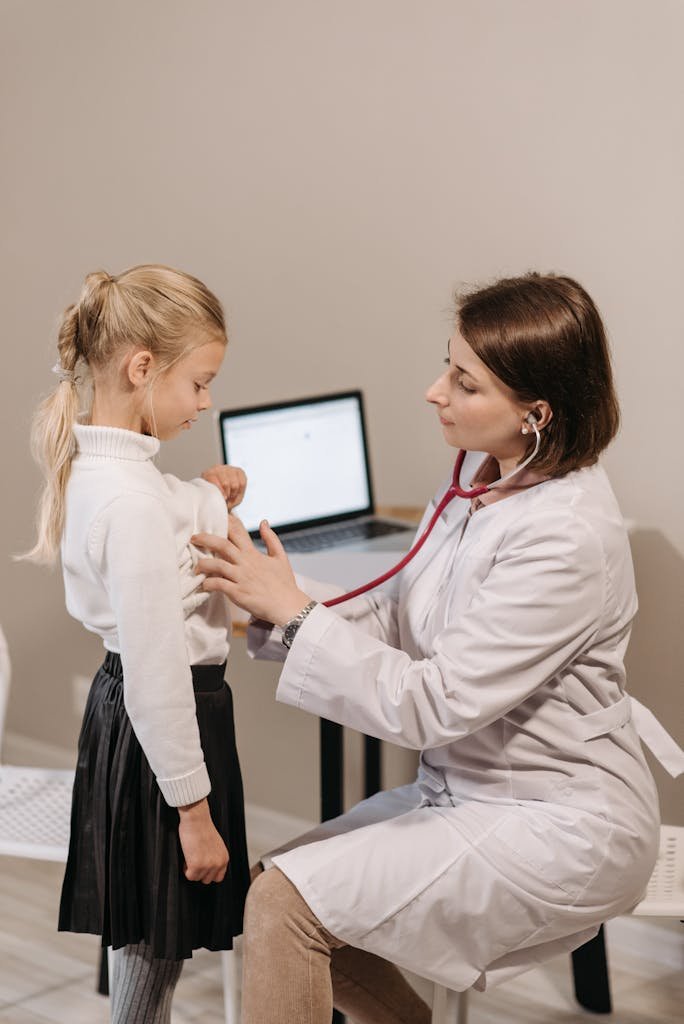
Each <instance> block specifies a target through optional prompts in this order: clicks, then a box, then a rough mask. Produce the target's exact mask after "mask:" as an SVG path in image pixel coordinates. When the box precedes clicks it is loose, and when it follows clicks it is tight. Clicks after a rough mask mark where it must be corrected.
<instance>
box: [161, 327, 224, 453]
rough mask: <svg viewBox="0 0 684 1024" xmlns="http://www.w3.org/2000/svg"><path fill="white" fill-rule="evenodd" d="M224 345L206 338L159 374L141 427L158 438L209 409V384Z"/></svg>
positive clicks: (185, 425)
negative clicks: (202, 342) (206, 340)
mask: <svg viewBox="0 0 684 1024" xmlns="http://www.w3.org/2000/svg"><path fill="white" fill-rule="evenodd" d="M225 351H226V346H225V345H224V344H222V342H220V341H208V342H206V343H205V344H204V345H199V346H198V347H197V348H193V349H191V351H190V352H189V353H188V354H187V355H186V356H183V358H182V359H180V360H179V361H178V362H177V363H174V365H173V366H172V367H171V369H170V370H167V371H166V372H164V373H161V374H160V375H159V377H158V378H157V379H156V380H155V382H154V384H153V385H152V389H151V391H150V393H149V400H148V402H147V403H146V414H145V416H144V419H143V428H144V430H145V431H146V432H148V433H150V434H154V435H155V436H156V437H158V438H159V440H160V441H168V440H170V439H171V438H173V437H177V435H178V434H180V432H181V430H189V429H190V427H191V426H192V424H193V423H194V422H195V421H196V420H197V417H198V416H199V414H200V413H201V412H204V410H205V409H210V408H211V395H210V393H209V385H210V383H211V381H212V380H213V379H214V377H215V376H216V374H217V373H218V371H219V370H220V368H221V363H222V362H223V357H224V355H225Z"/></svg>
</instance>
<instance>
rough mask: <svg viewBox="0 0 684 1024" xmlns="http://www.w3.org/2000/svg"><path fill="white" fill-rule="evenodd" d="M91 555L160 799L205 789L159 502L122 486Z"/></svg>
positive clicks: (174, 558)
mask: <svg viewBox="0 0 684 1024" xmlns="http://www.w3.org/2000/svg"><path fill="white" fill-rule="evenodd" d="M89 550H90V553H91V558H92V560H93V562H94V564H95V566H96V568H97V569H98V571H99V572H100V575H101V577H102V580H103V583H104V586H105V588H106V590H107V593H108V595H109V600H110V603H111V607H112V611H113V613H114V619H115V622H116V626H117V633H118V640H119V650H120V652H121V661H122V664H123V670H124V702H125V705H126V710H127V712H128V715H129V717H130V719H131V724H132V726H133V729H134V731H135V734H136V736H137V737H138V740H139V742H140V745H141V746H142V748H143V750H144V752H145V754H146V756H147V759H148V761H149V763H150V766H151V768H152V771H153V772H154V774H155V776H156V778H157V783H158V785H159V788H160V790H161V792H162V795H163V796H164V799H165V800H166V802H167V803H168V804H170V805H172V806H180V805H187V804H191V803H194V802H196V801H198V800H201V799H202V798H203V797H205V796H206V795H207V794H208V793H209V790H210V784H209V776H208V774H207V769H206V766H205V763H204V755H203V753H202V748H201V745H200V739H199V729H198V726H197V718H196V714H195V700H194V692H193V688H192V675H191V672H190V665H189V662H188V654H187V649H186V645H185V629H184V614H183V608H182V598H181V589H180V579H179V574H178V553H177V550H176V540H175V536H174V533H173V529H172V525H171V522H170V519H169V517H168V514H167V511H166V509H165V508H164V506H163V504H162V502H161V501H160V500H159V499H158V498H157V497H156V496H154V495H151V494H148V493H133V494H130V493H128V494H122V495H120V496H119V497H118V498H116V499H115V500H114V501H113V502H112V503H111V504H110V505H109V506H108V507H107V508H106V509H105V510H104V512H103V513H102V514H101V515H100V517H99V518H98V520H97V521H96V523H95V525H94V527H93V529H92V531H91V536H90V538H89Z"/></svg>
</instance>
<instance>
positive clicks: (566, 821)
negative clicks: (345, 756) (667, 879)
mask: <svg viewBox="0 0 684 1024" xmlns="http://www.w3.org/2000/svg"><path fill="white" fill-rule="evenodd" d="M468 459H469V460H470V464H468V461H467V462H466V468H464V474H463V476H464V479H471V478H472V476H473V475H474V469H475V466H476V462H474V461H473V457H472V456H469V457H468ZM468 470H469V471H470V475H468ZM440 496H441V494H440V495H438V496H437V497H438V498H439V497H440ZM434 505H435V502H433V503H432V505H431V507H430V508H428V510H427V512H426V517H425V519H424V522H426V521H427V516H428V515H429V514H430V512H431V511H432V510H433V509H434ZM469 509H470V503H469V502H468V501H467V500H463V499H455V500H454V501H453V502H452V504H451V505H450V506H449V507H448V508H447V510H446V511H445V513H444V514H443V516H442V517H441V519H440V521H439V522H438V524H437V526H436V527H435V529H434V532H433V534H432V535H431V537H430V539H429V540H428V542H427V543H426V545H425V547H424V548H423V550H422V551H421V552H420V553H419V555H418V556H417V557H416V558H415V559H414V561H413V562H412V563H410V565H409V566H408V567H407V568H406V569H405V570H404V572H403V573H402V574H401V576H400V578H399V582H398V586H397V588H396V590H395V593H394V594H393V595H387V594H383V593H381V594H379V595H378V594H374V595H371V596H365V597H363V598H357V599H356V600H355V601H353V602H350V603H349V604H346V605H341V606H340V608H339V611H338V610H337V609H335V610H333V609H328V608H325V607H323V606H318V607H316V608H315V609H314V611H313V612H312V613H311V615H310V616H309V617H308V618H307V619H306V620H305V622H304V623H303V625H302V626H301V628H300V630H299V632H298V634H297V637H296V639H295V642H294V644H293V646H292V649H291V651H290V653H289V655H288V656H287V660H286V661H285V665H284V668H283V671H282V674H281V677H280V682H279V686H278V691H277V699H278V700H280V701H284V702H285V703H288V704H292V705H294V706H295V707H299V708H302V709H304V710H306V711H309V712H311V713H312V714H315V715H320V716H323V717H325V718H328V719H332V720H333V721H336V722H340V723H342V724H343V725H346V726H350V727H352V728H354V729H358V730H360V731H361V732H364V733H367V734H369V735H371V736H377V737H379V738H380V739H383V740H388V741H390V742H392V743H396V744H400V745H402V746H407V747H412V748H415V749H418V750H420V751H421V758H420V768H419V772H418V778H417V781H416V783H414V784H413V785H411V786H405V787H402V788H400V789H398V790H394V791H391V792H389V793H381V794H378V795H377V796H375V797H372V798H371V799H370V800H367V801H364V802H363V803H361V804H359V805H358V806H357V807H355V808H354V809H352V810H351V811H350V812H349V813H348V814H344V815H342V816H341V817H340V818H337V819H335V820H334V821H332V822H328V823H326V824H324V825H322V826H320V827H319V828H318V829H316V830H314V831H313V832H312V833H310V834H308V835H307V836H305V837H302V838H300V839H299V840H297V841H296V843H294V844H289V847H286V848H283V850H281V851H278V852H275V853H274V854H272V855H271V858H269V860H268V863H275V864H276V865H277V866H278V867H279V868H280V869H281V870H282V871H283V872H284V873H285V874H286V875H287V876H288V878H290V880H291V881H292V882H293V883H294V885H295V886H296V887H297V888H298V889H299V891H300V892H301V894H302V895H303V897H304V899H305V900H306V901H307V903H308V904H309V905H310V906H311V908H312V909H313V911H314V913H315V914H316V915H317V916H318V918H319V919H320V920H321V921H322V923H323V924H324V926H325V927H326V928H327V929H328V930H329V931H330V932H332V933H333V934H334V935H336V936H337V937H338V938H340V939H342V940H344V941H345V942H348V943H350V944H351V945H354V946H357V947H360V948H363V949H366V950H368V951H370V952H372V953H376V954H377V955H379V956H381V957H385V958H386V959H388V960H391V961H393V962H395V963H397V964H399V965H401V966H404V967H407V968H409V969H411V970H413V971H416V972H417V973H419V974H421V975H424V976H425V977H428V978H431V979H433V980H434V981H437V982H439V983H442V984H445V985H448V986H449V987H451V988H454V989H457V990H463V989H466V988H468V987H470V986H471V985H473V984H476V985H477V986H478V987H485V985H486V984H493V983H495V982H498V981H501V980H504V979H505V978H507V977H510V976H511V974H514V973H517V972H518V971H521V970H524V969H526V968H527V967H529V966H531V965H533V964H534V963H538V962H541V961H543V960H545V959H547V958H548V957H550V956H552V955H555V954H556V953H558V952H560V951H563V950H570V949H573V948H575V947H576V946H578V945H580V944H581V943H583V942H585V941H586V940H587V939H589V938H591V937H592V936H593V935H594V934H595V933H596V931H597V929H598V927H599V925H600V924H601V923H602V922H603V921H605V920H606V919H607V918H609V917H611V916H614V915H616V914H619V913H622V912H624V911H627V910H629V909H630V907H632V906H633V905H634V904H635V903H636V902H637V901H638V899H639V898H640V896H641V895H642V893H643V890H644V887H645V885H646V883H647V880H648V878H649V876H650V873H651V870H652V867H653V864H654V861H655V856H656V851H657V845H658V824H659V821H658V800H657V794H656V789H655V785H654V782H653V779H652V776H651V773H650V771H649V769H648V767H647V765H646V762H645V760H644V756H643V752H642V749H641V744H640V741H639V737H638V735H637V731H636V729H635V726H634V723H633V722H632V720H631V705H630V700H629V697H627V696H626V694H625V673H624V667H623V657H624V653H625V649H626V647H627V641H628V638H629V632H630V625H631V622H632V619H633V617H634V615H635V612H636V609H637V601H636V594H635V588H634V577H633V570H632V561H631V556H630V549H629V543H628V540H627V534H626V531H625V527H624V524H623V521H622V518H621V516H620V512H619V509H618V507H617V503H616V501H615V498H614V495H613V493H612V490H611V488H610V484H609V483H608V480H607V477H606V475H605V473H604V471H603V470H602V469H601V468H600V467H598V466H595V467H592V468H589V469H583V470H579V471H577V472H574V473H571V474H569V475H568V476H566V477H564V478H562V479H559V480H549V481H546V482H543V483H541V484H538V485H537V486H535V487H532V488H530V489H528V490H524V491H521V492H519V493H516V494H514V495H512V496H510V497H507V498H505V499H504V500H500V501H498V502H496V503H493V504H491V505H489V506H485V507H484V508H482V509H480V510H478V511H477V512H475V513H474V514H473V515H472V516H469V515H468V512H469ZM305 589H306V588H305ZM311 589H312V588H311V586H310V587H309V592H311ZM321 593H322V592H321V591H319V592H318V593H312V596H321ZM326 596H330V592H329V591H328V592H327V594H326ZM343 616H344V617H343ZM274 639H277V638H275V637H274V636H273V635H271V637H270V639H267V637H266V634H265V633H263V632H260V631H259V629H258V628H255V627H252V628H251V630H250V649H251V651H252V653H255V652H256V653H257V656H259V652H260V653H261V656H265V657H269V656H278V655H275V654H274V652H275V651H276V648H277V646H278V645H277V643H276V644H274ZM280 651H281V652H283V653H284V651H285V649H284V648H283V647H282V645H280ZM293 847H294V848H293Z"/></svg>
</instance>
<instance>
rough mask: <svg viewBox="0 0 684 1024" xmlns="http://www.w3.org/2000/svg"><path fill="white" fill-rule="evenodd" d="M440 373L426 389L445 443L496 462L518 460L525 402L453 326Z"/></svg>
mask: <svg viewBox="0 0 684 1024" xmlns="http://www.w3.org/2000/svg"><path fill="white" fill-rule="evenodd" d="M445 363H446V364H447V366H446V369H445V371H444V373H443V374H442V375H441V377H438V378H437V380H436V381H435V382H434V384H433V385H432V386H431V387H430V388H428V390H427V392H426V395H425V397H426V399H427V400H428V402H431V403H432V404H433V405H434V406H436V409H437V413H438V415H439V421H440V423H441V425H442V432H443V434H444V439H445V440H446V442H447V444H449V445H452V446H453V447H454V448H465V449H466V450H468V451H478V452H488V453H489V454H490V455H493V456H494V458H495V459H498V461H499V462H502V461H503V462H506V461H508V460H510V459H513V460H518V459H519V458H520V457H521V456H522V454H523V453H524V451H525V448H526V438H525V437H524V436H523V435H522V434H521V427H522V426H523V423H524V420H525V416H526V414H527V413H528V412H529V408H530V405H529V402H528V403H523V402H520V401H519V400H518V399H517V398H516V396H515V394H514V393H513V392H512V391H511V389H510V388H509V387H507V385H506V384H504V383H503V381H501V380H499V378H498V377H496V376H495V375H494V374H493V373H492V372H491V370H489V369H488V368H487V366H486V365H485V364H484V363H483V362H482V360H481V359H480V357H479V356H477V355H476V354H475V352H473V350H472V349H471V347H470V345H469V344H468V342H467V341H466V340H465V338H464V337H463V335H462V334H461V332H460V331H459V330H458V329H456V330H455V331H454V333H453V335H452V337H451V338H450V339H449V348H448V356H447V358H446V359H445Z"/></svg>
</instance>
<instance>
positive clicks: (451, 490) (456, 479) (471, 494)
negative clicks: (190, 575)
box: [321, 419, 541, 608]
mask: <svg viewBox="0 0 684 1024" xmlns="http://www.w3.org/2000/svg"><path fill="white" fill-rule="evenodd" d="M528 422H530V425H531V426H532V429H533V430H534V433H535V445H534V451H533V452H531V454H530V455H528V456H527V458H526V459H525V460H524V461H523V462H521V463H520V465H519V466H516V467H515V469H514V470H512V471H511V472H510V473H507V474H506V475H505V476H503V477H501V479H500V480H496V481H495V482H494V483H493V484H482V485H481V486H480V487H473V488H472V489H471V490H469V491H466V490H464V489H463V488H462V487H461V484H460V478H461V467H462V466H463V460H464V459H465V457H466V451H465V449H464V448H461V449H460V451H459V453H458V455H457V456H456V463H455V465H454V471H453V473H452V475H451V483H450V484H449V486H448V487H447V489H446V491H445V492H444V495H443V497H442V500H441V501H440V503H439V504H438V506H437V508H436V509H435V511H434V512H433V513H432V516H431V518H430V522H429V523H428V524H427V526H426V527H425V529H424V530H423V532H422V534H421V536H420V537H419V538H418V540H417V541H416V543H415V544H414V545H413V547H412V548H411V550H410V551H408V552H407V553H406V554H405V555H404V557H403V558H402V560H401V561H400V562H398V563H397V564H396V565H395V566H393V567H392V568H391V569H388V570H387V572H384V573H383V574H382V576H378V577H377V579H374V580H371V581H370V583H364V584H363V586H362V587H357V588H356V589H355V590H350V591H349V593H348V594H340V596H339V597H331V598H330V599H329V600H328V601H322V602H321V603H322V604H324V605H325V606H326V608H334V607H335V605H336V604H343V603H344V602H345V601H351V599H352V598H353V597H359V596H360V595H361V594H366V593H368V591H369V590H375V588H376V587H379V586H380V585H381V584H382V583H386V582H387V580H391V579H392V577H393V576H396V574H397V573H398V572H401V570H402V569H403V568H404V567H405V566H407V565H408V564H409V562H410V561H411V560H412V559H413V558H415V557H416V555H417V554H418V552H419V551H420V549H421V548H422V546H423V544H424V543H425V541H426V540H427V539H428V537H429V536H430V534H431V533H432V530H433V528H434V525H435V523H436V522H437V520H438V519H439V517H440V516H441V514H442V512H443V511H444V509H445V508H446V507H447V505H449V504H450V503H451V502H452V501H453V500H454V498H478V497H479V496H480V495H481V494H486V493H487V491H489V490H491V489H492V488H493V487H499V486H500V485H501V484H502V483H504V481H506V480H509V479H510V478H511V477H512V476H514V475H515V474H516V473H519V472H520V470H521V469H524V468H525V467H526V466H527V465H528V464H529V463H530V462H531V461H532V459H533V458H534V457H535V455H536V454H537V452H538V451H539V444H540V440H541V438H540V436H539V430H538V429H537V426H536V425H535V424H534V423H532V421H531V419H530V420H528Z"/></svg>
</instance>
